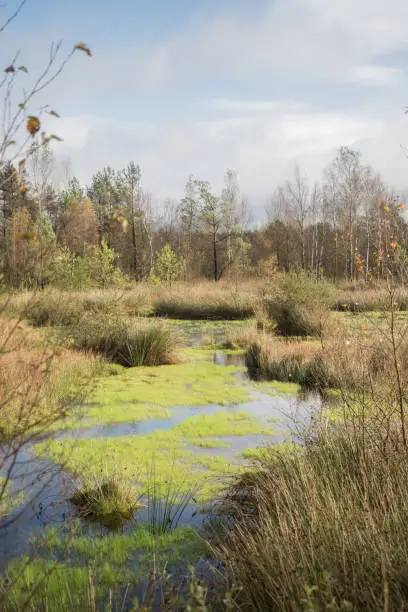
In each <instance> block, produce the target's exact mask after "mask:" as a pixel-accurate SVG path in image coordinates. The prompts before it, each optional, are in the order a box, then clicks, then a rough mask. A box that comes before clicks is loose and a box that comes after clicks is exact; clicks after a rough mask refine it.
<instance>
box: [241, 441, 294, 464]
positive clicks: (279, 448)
mask: <svg viewBox="0 0 408 612" xmlns="http://www.w3.org/2000/svg"><path fill="white" fill-rule="evenodd" d="M300 448H301V447H300V446H298V445H296V444H294V443H293V442H281V443H280V444H271V445H270V446H264V447H262V446H260V447H258V448H247V449H246V450H244V452H243V453H241V456H242V457H244V459H247V460H248V461H268V460H269V461H270V460H271V459H273V458H274V457H279V455H282V454H286V453H294V452H297V451H299V450H300Z"/></svg>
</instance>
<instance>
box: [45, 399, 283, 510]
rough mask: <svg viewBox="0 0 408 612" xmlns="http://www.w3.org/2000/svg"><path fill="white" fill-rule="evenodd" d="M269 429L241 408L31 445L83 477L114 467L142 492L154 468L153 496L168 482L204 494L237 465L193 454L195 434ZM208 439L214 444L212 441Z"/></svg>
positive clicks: (178, 489) (110, 471) (208, 494)
mask: <svg viewBox="0 0 408 612" xmlns="http://www.w3.org/2000/svg"><path fill="white" fill-rule="evenodd" d="M271 433H273V431H272V429H271V428H270V427H266V426H264V425H262V424H260V423H259V422H258V421H257V420H256V419H254V418H251V417H250V416H249V415H248V414H246V413H244V412H224V411H220V412H218V413H215V414H212V415H199V416H195V417H190V418H188V419H186V420H185V421H184V422H183V423H180V424H178V425H176V426H175V427H173V429H170V430H168V431H155V432H153V433H151V434H149V435H146V436H124V437H117V438H110V439H109V438H108V439H101V438H97V439H92V438H91V439H88V440H72V439H64V440H49V441H46V442H43V443H41V444H38V445H36V447H35V449H36V452H37V454H38V455H41V456H47V457H49V458H51V459H52V460H53V461H55V462H57V463H64V465H66V467H67V469H68V470H70V471H72V472H79V473H80V474H82V475H83V476H84V477H85V479H92V478H93V477H94V475H95V474H98V473H99V472H100V471H101V470H104V471H105V470H106V474H107V475H112V474H114V473H118V474H121V475H123V477H124V478H126V479H128V480H129V482H132V483H135V482H137V483H138V486H139V488H140V491H141V493H143V491H144V489H145V488H146V487H149V486H150V482H151V480H152V473H153V474H154V481H155V486H156V487H157V491H156V492H155V494H156V495H157V496H160V495H162V494H163V493H164V492H165V491H167V490H168V489H169V487H170V488H171V490H172V493H175V494H179V495H185V494H186V493H194V494H195V495H196V496H197V497H198V498H200V500H205V499H208V498H209V497H211V496H212V495H213V493H214V492H215V491H216V490H218V488H219V486H220V482H219V476H220V475H224V474H230V473H233V472H235V471H237V470H239V467H238V466H234V465H231V462H230V461H227V460H226V459H224V458H222V457H217V456H213V455H211V456H208V457H206V456H204V455H202V454H201V455H200V454H196V453H194V452H193V451H192V450H190V449H189V448H188V446H191V445H194V443H195V442H196V440H197V439H198V440H205V439H206V438H209V437H214V436H245V435H253V434H255V435H256V434H271ZM210 444H212V446H213V443H212V442H211V443H210ZM213 447H214V446H213ZM194 467H196V468H199V469H194ZM203 468H205V469H203Z"/></svg>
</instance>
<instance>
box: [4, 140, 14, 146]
mask: <svg viewBox="0 0 408 612" xmlns="http://www.w3.org/2000/svg"><path fill="white" fill-rule="evenodd" d="M15 144H17V143H16V141H15V140H9V141H8V142H7V143H6V147H11V146H12V145H15Z"/></svg>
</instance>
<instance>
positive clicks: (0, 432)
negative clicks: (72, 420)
mask: <svg viewBox="0 0 408 612" xmlns="http://www.w3.org/2000/svg"><path fill="white" fill-rule="evenodd" d="M0 342H1V344H0V346H1V351H0V439H2V440H3V441H4V440H6V439H7V440H11V439H13V438H15V437H16V436H17V437H19V439H20V443H22V439H24V438H30V437H31V436H32V435H33V434H34V433H35V432H36V431H42V430H45V429H47V428H49V427H51V426H53V425H55V423H56V422H58V421H61V420H63V419H64V417H65V416H67V415H68V414H69V412H70V410H71V409H72V407H74V406H76V405H77V404H78V402H79V401H80V400H81V399H82V398H83V397H84V395H85V394H86V393H87V389H88V385H89V384H90V382H91V380H92V379H93V378H94V377H95V376H97V375H99V374H101V373H102V372H103V371H104V369H105V364H104V362H103V361H102V360H101V359H96V358H93V357H91V356H89V355H85V354H83V353H80V352H79V351H73V350H67V349H57V350H55V349H53V348H51V347H48V346H46V345H45V344H44V342H43V339H42V338H41V337H40V336H39V335H38V334H37V332H36V331H35V330H33V329H30V328H29V327H27V326H26V325H25V324H24V323H22V322H19V321H18V320H10V319H6V318H1V317H0ZM21 438H22V439H21Z"/></svg>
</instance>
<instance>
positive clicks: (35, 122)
mask: <svg viewBox="0 0 408 612" xmlns="http://www.w3.org/2000/svg"><path fill="white" fill-rule="evenodd" d="M40 126H41V124H40V120H39V119H38V117H33V116H32V115H30V116H29V117H27V123H26V128H27V131H28V132H30V134H31V136H35V135H36V133H37V132H38V130H39V129H40Z"/></svg>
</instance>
